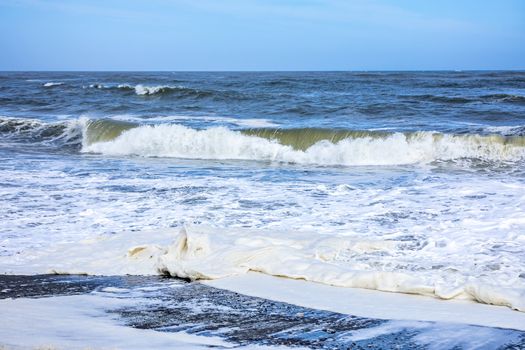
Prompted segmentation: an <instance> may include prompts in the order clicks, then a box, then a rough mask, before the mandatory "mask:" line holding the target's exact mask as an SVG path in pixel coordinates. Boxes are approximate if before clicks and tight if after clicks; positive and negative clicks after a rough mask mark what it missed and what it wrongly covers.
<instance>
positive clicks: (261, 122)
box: [111, 114, 279, 128]
mask: <svg viewBox="0 0 525 350" xmlns="http://www.w3.org/2000/svg"><path fill="white" fill-rule="evenodd" d="M111 118H112V119H117V120H124V121H131V122H136V123H145V122H147V123H152V122H160V123H167V122H171V123H173V122H188V121H189V122H193V121H195V122H206V123H213V124H215V125H217V124H233V125H238V126H244V127H248V128H271V127H278V126H279V124H277V123H275V122H273V121H271V120H269V119H264V118H247V119H245V118H232V117H222V116H213V115H204V116H203V115H164V116H163V115H161V116H155V117H139V116H133V115H129V114H123V115H114V116H112V117H111Z"/></svg>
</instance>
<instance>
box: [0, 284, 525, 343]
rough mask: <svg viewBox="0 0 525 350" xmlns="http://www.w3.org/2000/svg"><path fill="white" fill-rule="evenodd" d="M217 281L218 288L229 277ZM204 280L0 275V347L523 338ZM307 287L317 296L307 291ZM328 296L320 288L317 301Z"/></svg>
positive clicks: (490, 329)
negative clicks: (312, 303) (313, 303)
mask: <svg viewBox="0 0 525 350" xmlns="http://www.w3.org/2000/svg"><path fill="white" fill-rule="evenodd" d="M252 275H253V274H250V275H249V277H253V276H252ZM258 277H261V276H256V277H255V278H258ZM270 279H276V278H275V277H270V278H264V277H263V278H262V280H260V283H258V284H257V285H254V284H251V286H252V288H254V289H257V288H262V289H260V291H259V292H260V293H267V292H268V291H269V290H272V288H274V287H276V286H279V287H281V288H284V289H279V290H275V289H273V290H274V292H281V293H286V292H288V295H289V296H290V295H292V294H290V292H291V291H292V290H291V289H289V288H290V287H291V286H292V284H295V283H297V282H299V284H300V285H301V286H300V288H299V289H296V288H295V289H294V290H295V292H296V293H295V296H296V295H299V294H301V293H302V294H304V293H309V292H311V291H312V290H311V289H309V288H304V285H302V283H301V281H291V280H288V281H287V282H291V284H290V285H288V289H287V288H285V287H286V284H287V282H285V284H282V282H283V281H284V280H285V279H280V280H279V283H276V282H275V281H269V280H270ZM223 282H225V283H223V284H222V287H224V285H226V284H230V287H231V286H232V285H233V283H232V280H229V281H228V280H227V279H226V280H224V281H223ZM237 282H238V281H237ZM244 282H245V281H244ZM304 283H308V282H304ZM210 284H213V283H209V282H207V283H201V282H186V281H183V280H179V279H174V278H167V277H160V276H79V275H34V276H20V275H18V276H17V275H0V320H1V321H0V324H1V325H2V326H1V327H0V339H2V341H0V348H1V346H4V348H5V349H11V348H13V349H15V348H18V349H19V348H32V349H33V348H39V347H40V346H51V348H52V349H54V348H56V349H62V348H64V349H75V348H79V349H85V348H86V347H90V348H94V349H102V348H108V347H109V348H126V349H134V348H137V349H140V348H144V346H149V347H155V348H159V349H164V348H166V349H167V348H170V347H173V346H175V345H177V346H179V347H183V348H196V349H200V348H209V347H214V348H219V349H226V348H231V347H235V348H239V349H276V348H277V349H289V348H294V349H297V348H309V349H339V348H347V347H349V346H350V347H351V348H352V349H391V348H396V347H397V348H414V349H434V348H436V346H438V345H439V348H440V349H452V348H472V347H474V346H477V347H481V348H498V349H513V348H516V347H519V346H523V345H524V344H525V332H524V331H518V330H512V329H504V328H496V327H483V326H476V325H468V324H458V323H450V322H442V321H436V322H434V321H432V322H430V321H421V320H420V321H416V320H399V319H380V318H373V317H362V316H358V315H356V314H355V313H341V312H334V311H330V310H326V309H325V310H322V309H316V308H308V307H304V306H298V305H297V304H301V303H302V302H303V301H304V298H303V299H302V300H299V299H296V300H295V302H293V303H286V302H282V301H275V300H270V299H265V298H260V297H255V296H249V295H246V294H241V293H237V292H232V291H228V290H226V289H222V288H217V287H215V286H211V285H210ZM238 285H241V283H238ZM316 287H319V286H316ZM383 294H392V293H383ZM315 295H320V294H317V293H315V294H310V296H311V298H315ZM354 295H356V294H354ZM392 295H394V294H392ZM292 296H294V295H292ZM333 297H334V295H333V294H325V295H324V299H325V302H326V300H327V299H331V298H333ZM425 299H428V298H425ZM332 301H333V300H332ZM346 301H348V300H346ZM377 301H378V300H374V302H372V304H374V303H376V302H377ZM379 301H380V300H379ZM318 305H320V304H319V303H318ZM326 305H327V304H326ZM381 305H382V304H380V303H376V304H375V307H376V308H380V307H381ZM349 308H352V306H350V305H349ZM28 325H31V326H29V327H28Z"/></svg>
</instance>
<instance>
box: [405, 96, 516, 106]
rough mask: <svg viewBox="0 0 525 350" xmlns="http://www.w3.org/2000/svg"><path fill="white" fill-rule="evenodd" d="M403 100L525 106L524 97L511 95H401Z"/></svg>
mask: <svg viewBox="0 0 525 350" xmlns="http://www.w3.org/2000/svg"><path fill="white" fill-rule="evenodd" d="M400 97H401V98H403V99H409V100H417V101H427V102H436V103H446V104H466V103H493V102H500V103H516V104H525V96H522V95H513V94H489V95H483V96H444V95H430V94H426V95H402V96H400Z"/></svg>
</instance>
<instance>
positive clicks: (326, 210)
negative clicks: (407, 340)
mask: <svg viewBox="0 0 525 350" xmlns="http://www.w3.org/2000/svg"><path fill="white" fill-rule="evenodd" d="M0 116H1V117H0V202H1V205H0V217H1V218H2V220H1V221H0V255H1V256H3V257H5V258H8V257H11V258H13V259H14V258H15V257H16V256H17V255H18V253H20V252H27V251H30V250H38V249H39V248H43V247H48V246H51V245H54V244H57V243H60V242H72V241H78V240H81V239H84V238H89V237H91V236H93V235H100V234H106V235H124V234H126V233H125V232H127V231H130V230H136V231H138V230H144V229H155V228H164V227H171V226H180V225H182V224H184V223H195V222H196V223H203V224H207V225H211V226H213V227H217V228H218V231H217V234H220V231H221V230H222V229H228V228H232V227H249V228H255V229H272V228H276V229H279V230H282V231H287V230H288V231H294V232H301V231H314V232H318V233H319V235H346V236H349V237H356V236H358V237H365V236H366V237H369V238H370V239H377V240H393V241H396V242H403V243H402V244H399V245H397V247H396V249H392V250H390V251H380V252H362V253H360V254H356V253H355V252H353V253H350V252H349V253H348V254H341V255H338V256H337V257H334V261H333V263H335V264H350V265H351V266H353V267H355V268H356V269H361V270H363V271H402V272H407V273H414V274H418V273H422V274H426V275H428V276H430V278H435V279H436V281H438V282H439V283H445V282H446V283H449V284H450V285H451V288H453V287H454V286H456V285H457V284H461V283H469V282H471V281H480V280H483V281H489V282H490V285H491V286H493V287H494V288H495V289H498V288H503V289H504V290H505V293H511V294H512V295H514V299H515V300H522V301H523V306H524V307H525V272H524V271H525V213H524V210H525V73H523V72H415V73H406V72H388V73H381V72H377V73H374V72H370V73H343V72H333V73H315V72H312V73H177V72H165V73H23V72H19V73H0ZM154 240H155V239H154V237H152V241H153V242H154ZM444 281H445V282H444ZM487 283H488V282H487Z"/></svg>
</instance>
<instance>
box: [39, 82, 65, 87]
mask: <svg viewBox="0 0 525 350" xmlns="http://www.w3.org/2000/svg"><path fill="white" fill-rule="evenodd" d="M59 85H64V83H62V82H48V83H45V84H44V86H45V87H51V86H59Z"/></svg>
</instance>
